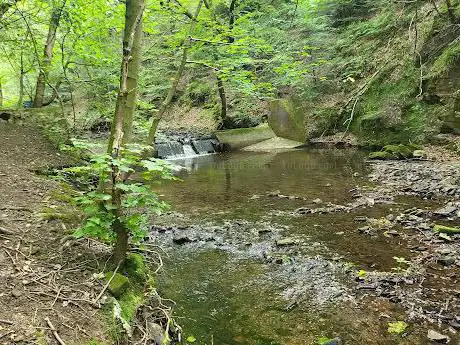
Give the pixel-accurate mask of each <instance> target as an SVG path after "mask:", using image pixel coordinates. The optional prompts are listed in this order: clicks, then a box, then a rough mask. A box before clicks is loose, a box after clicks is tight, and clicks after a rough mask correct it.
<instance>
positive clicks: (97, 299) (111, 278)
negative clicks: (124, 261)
mask: <svg viewBox="0 0 460 345" xmlns="http://www.w3.org/2000/svg"><path fill="white" fill-rule="evenodd" d="M120 265H121V261H120V262H119V263H118V265H117V268H115V271H113V274H112V276H111V277H110V279H109V280H108V281H107V283H106V284H105V285H104V288H103V289H102V291H101V292H100V294H99V295H98V296H97V297H96V298H95V299H94V301H93V304H96V303H97V301H99V299H100V298H101V297H102V295H103V294H104V292H105V290H107V288H108V287H109V285H110V283H111V282H112V280H113V278H114V277H115V275H116V274H117V272H118V269H119V268H120Z"/></svg>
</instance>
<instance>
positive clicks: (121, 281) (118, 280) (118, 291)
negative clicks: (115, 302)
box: [105, 272, 130, 297]
mask: <svg viewBox="0 0 460 345" xmlns="http://www.w3.org/2000/svg"><path fill="white" fill-rule="evenodd" d="M112 276H113V278H112ZM105 279H106V280H107V281H109V280H110V279H112V280H111V281H110V284H109V287H108V289H109V291H110V293H111V294H112V295H114V296H115V297H121V296H122V295H123V294H124V293H125V291H127V290H128V288H129V285H130V284H129V279H128V278H127V277H125V276H124V275H122V274H120V273H115V275H114V273H113V272H107V273H106V274H105Z"/></svg>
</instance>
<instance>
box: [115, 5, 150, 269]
mask: <svg viewBox="0 0 460 345" xmlns="http://www.w3.org/2000/svg"><path fill="white" fill-rule="evenodd" d="M144 7H145V0H126V13H125V30H124V36H123V60H122V63H121V73H120V89H119V92H118V97H117V105H116V107H115V115H114V120H113V123H112V131H111V135H110V139H109V144H108V148H107V151H108V152H109V153H110V154H111V155H112V157H113V158H115V159H116V158H118V157H120V149H121V146H122V144H125V143H127V142H128V140H129V139H130V137H131V133H132V119H133V114H134V105H135V102H136V96H137V78H138V73H139V63H140V49H141V45H142V15H143V12H144ZM122 181H123V179H122V174H121V172H120V171H119V170H118V167H117V166H115V165H114V166H112V186H111V188H112V192H111V193H112V203H113V205H114V206H115V209H114V210H113V211H112V212H113V215H114V218H115V221H114V224H113V231H114V232H115V234H116V244H115V247H114V250H113V260H114V262H116V263H119V262H123V261H124V260H125V259H126V252H127V249H128V239H129V229H127V228H126V225H125V224H124V223H123V222H122V221H121V216H122V191H121V190H120V189H119V188H117V184H118V183H121V182H122Z"/></svg>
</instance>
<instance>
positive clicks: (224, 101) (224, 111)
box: [216, 74, 227, 126]
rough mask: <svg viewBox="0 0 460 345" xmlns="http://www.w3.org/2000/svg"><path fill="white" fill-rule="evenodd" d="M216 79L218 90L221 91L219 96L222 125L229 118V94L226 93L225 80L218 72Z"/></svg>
mask: <svg viewBox="0 0 460 345" xmlns="http://www.w3.org/2000/svg"><path fill="white" fill-rule="evenodd" d="M216 79H217V90H218V91H219V97H220V119H221V126H222V125H223V124H224V122H225V120H226V118H227V96H226V95H225V88H224V82H223V81H222V78H221V77H219V75H218V74H216Z"/></svg>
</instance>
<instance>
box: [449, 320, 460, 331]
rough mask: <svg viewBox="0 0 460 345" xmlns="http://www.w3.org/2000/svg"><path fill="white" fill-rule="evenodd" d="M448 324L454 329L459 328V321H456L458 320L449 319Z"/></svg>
mask: <svg viewBox="0 0 460 345" xmlns="http://www.w3.org/2000/svg"><path fill="white" fill-rule="evenodd" d="M449 325H450V326H451V327H453V328H454V329H456V330H460V323H458V322H457V321H455V320H450V321H449Z"/></svg>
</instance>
